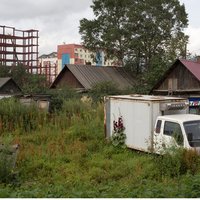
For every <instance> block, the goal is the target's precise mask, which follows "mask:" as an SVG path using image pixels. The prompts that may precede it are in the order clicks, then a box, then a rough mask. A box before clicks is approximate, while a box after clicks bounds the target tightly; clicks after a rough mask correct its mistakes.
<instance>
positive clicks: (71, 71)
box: [50, 64, 134, 91]
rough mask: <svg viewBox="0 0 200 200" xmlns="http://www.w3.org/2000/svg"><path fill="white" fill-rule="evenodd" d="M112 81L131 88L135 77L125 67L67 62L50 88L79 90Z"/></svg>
mask: <svg viewBox="0 0 200 200" xmlns="http://www.w3.org/2000/svg"><path fill="white" fill-rule="evenodd" d="M102 82H112V83H114V84H116V85H117V86H118V87H119V89H127V88H131V87H132V86H133V84H134V79H133V77H132V76H131V75H130V74H128V73H127V72H126V71H125V70H124V68H123V67H113V66H108V67H97V66H91V65H72V64H67V65H65V67H64V68H63V69H62V71H61V72H60V74H59V75H58V76H57V78H56V79H55V80H54V82H53V83H52V85H51V86H50V88H59V87H64V86H68V87H72V88H74V89H79V90H85V91H87V90H90V89H91V88H92V87H93V86H94V85H95V84H98V83H102Z"/></svg>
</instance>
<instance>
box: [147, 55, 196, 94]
mask: <svg viewBox="0 0 200 200" xmlns="http://www.w3.org/2000/svg"><path fill="white" fill-rule="evenodd" d="M179 63H181V64H182V65H183V66H184V67H186V68H187V69H188V70H189V72H190V73H192V74H193V75H194V77H196V78H197V80H199V81H200V63H198V62H194V61H190V60H185V59H177V60H176V61H175V62H174V64H173V65H172V66H171V67H170V68H169V69H168V70H167V71H166V72H165V73H164V75H163V76H162V77H161V79H159V80H158V81H157V83H156V84H155V85H154V86H153V88H152V89H151V91H150V92H149V94H152V92H153V90H155V89H156V88H158V87H159V86H160V85H161V83H162V82H163V81H164V80H165V78H166V77H167V76H168V75H169V74H170V73H171V72H172V70H173V69H174V68H175V67H176V66H177V65H178V64H179ZM185 91H186V90H185ZM189 91H192V89H190V90H189ZM198 91H199V90H198Z"/></svg>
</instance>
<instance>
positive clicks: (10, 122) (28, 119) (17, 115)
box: [0, 98, 47, 134]
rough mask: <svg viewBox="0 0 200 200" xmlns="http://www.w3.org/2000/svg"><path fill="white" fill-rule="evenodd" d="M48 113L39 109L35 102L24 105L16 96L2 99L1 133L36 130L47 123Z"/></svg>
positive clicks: (0, 105) (0, 106)
mask: <svg viewBox="0 0 200 200" xmlns="http://www.w3.org/2000/svg"><path fill="white" fill-rule="evenodd" d="M46 120H47V113H45V112H42V111H40V112H39V111H38V109H37V107H36V106H35V105H34V104H33V105H31V106H25V105H22V104H21V103H20V102H19V101H18V100H16V99H14V98H9V99H3V100H1V101H0V133H1V134H2V133H4V132H12V131H15V130H17V129H20V130H21V131H22V132H30V131H32V130H36V129H37V128H39V127H40V126H42V125H43V124H45V123H46Z"/></svg>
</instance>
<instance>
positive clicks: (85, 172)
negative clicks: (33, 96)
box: [0, 100, 200, 198]
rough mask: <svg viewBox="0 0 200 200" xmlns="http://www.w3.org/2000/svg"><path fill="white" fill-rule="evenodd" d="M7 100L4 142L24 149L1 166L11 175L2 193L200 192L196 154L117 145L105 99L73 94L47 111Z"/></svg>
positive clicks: (188, 194)
mask: <svg viewBox="0 0 200 200" xmlns="http://www.w3.org/2000/svg"><path fill="white" fill-rule="evenodd" d="M3 103H4V104H3ZM3 103H2V102H1V103H0V111H1V112H0V113H3V114H1V118H0V119H1V121H0V126H1V142H3V143H6V144H16V143H18V144H20V151H19V154H18V157H17V163H16V168H15V169H14V171H13V170H12V171H11V172H9V173H8V172H7V171H5V169H1V170H0V173H1V175H2V174H3V175H8V178H7V179H6V181H1V182H2V183H1V187H0V197H10V198H16V197H21V198H22V197H26V198H29V197H46V198H47V197H66V198H67V197H76V198H79V197H101V198H109V197H200V190H199V188H200V172H199V158H198V157H195V156H194V155H193V154H192V153H191V152H189V153H185V154H184V157H183V154H181V153H180V152H177V153H175V154H174V155H173V156H170V155H167V156H164V157H161V156H155V155H150V154H145V153H141V152H136V151H133V150H130V149H123V148H120V147H114V146H113V145H112V144H111V143H110V142H108V141H106V140H105V138H104V126H103V116H104V115H103V104H95V105H92V104H91V103H83V102H81V101H79V100H69V101H65V102H64V104H63V106H62V109H61V110H60V111H57V112H54V113H51V114H47V113H41V112H39V111H37V110H36V109H35V108H34V107H33V108H24V107H23V108H22V106H21V105H19V104H18V102H16V101H14V100H12V101H8V100H7V101H5V102H3ZM3 107H4V108H3ZM5 108H6V109H5ZM180 155H181V156H180ZM192 159H193V160H192ZM6 173H7V174H6Z"/></svg>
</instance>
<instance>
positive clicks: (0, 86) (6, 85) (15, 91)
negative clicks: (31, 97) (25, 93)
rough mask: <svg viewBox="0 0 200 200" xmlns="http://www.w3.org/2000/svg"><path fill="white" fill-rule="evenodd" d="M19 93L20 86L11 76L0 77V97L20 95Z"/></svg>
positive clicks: (20, 91)
mask: <svg viewBox="0 0 200 200" xmlns="http://www.w3.org/2000/svg"><path fill="white" fill-rule="evenodd" d="M21 93H22V90H21V88H20V87H19V86H18V85H17V83H16V82H15V81H14V80H13V79H12V78H10V77H7V78H0V98H3V97H9V96H14V95H20V94H21Z"/></svg>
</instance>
